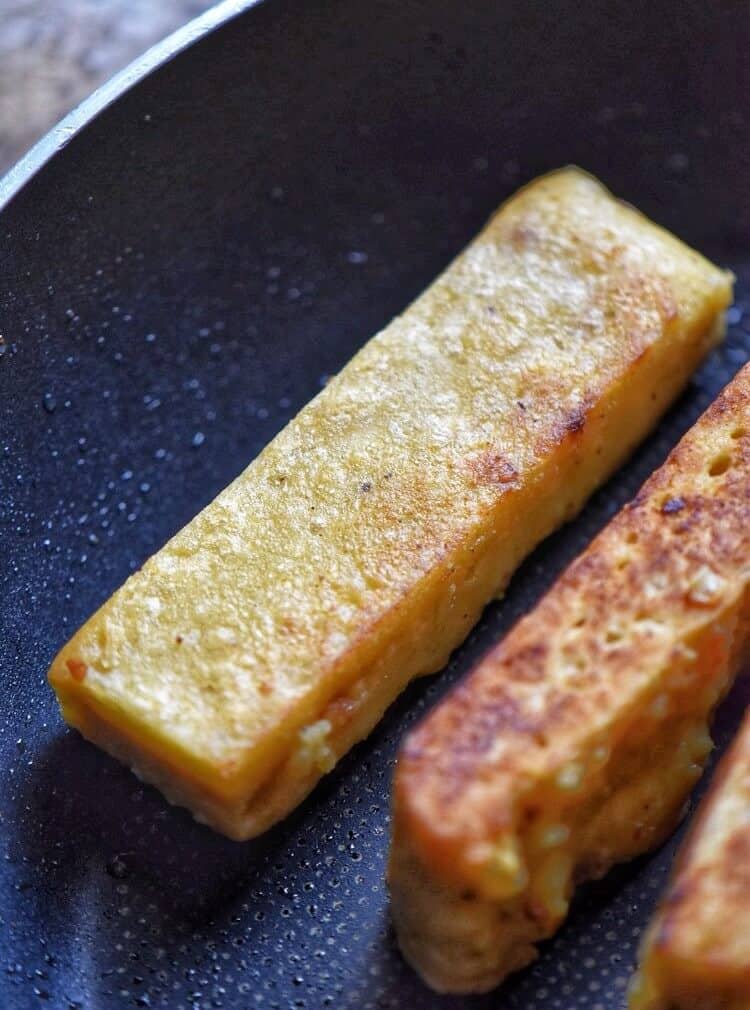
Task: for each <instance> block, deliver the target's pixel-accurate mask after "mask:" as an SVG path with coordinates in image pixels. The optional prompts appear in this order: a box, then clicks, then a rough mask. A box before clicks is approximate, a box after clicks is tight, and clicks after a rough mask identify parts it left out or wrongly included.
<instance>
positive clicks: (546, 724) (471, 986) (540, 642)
mask: <svg viewBox="0 0 750 1010" xmlns="http://www.w3.org/2000/svg"><path fill="white" fill-rule="evenodd" d="M749 559H750V366H747V367H745V369H744V370H743V371H742V372H741V373H740V374H739V375H738V377H737V378H735V380H734V381H733V382H732V383H731V384H730V385H729V386H727V388H726V389H725V390H724V392H723V393H722V394H721V395H720V396H719V398H718V399H717V400H716V402H715V403H714V404H713V405H712V406H711V407H710V408H709V410H708V411H707V412H706V413H705V414H704V415H703V417H702V418H701V419H700V420H699V421H698V422H697V424H695V426H694V427H693V428H692V429H691V430H690V431H689V432H688V433H687V435H685V437H684V438H683V439H682V441H681V442H680V443H679V445H678V446H677V448H676V449H675V450H674V451H673V452H672V454H671V455H670V457H669V458H668V460H667V461H666V463H665V464H664V465H663V466H662V467H661V468H660V469H659V470H657V471H656V473H655V474H654V475H653V476H652V477H651V478H650V479H649V480H648V481H647V482H646V484H645V485H644V487H643V488H642V490H641V491H640V493H639V494H638V495H637V497H636V498H635V499H634V500H633V502H631V504H630V505H628V506H626V507H625V509H623V510H622V511H621V512H620V513H619V514H618V515H617V516H616V517H615V518H614V519H613V520H612V521H611V522H610V524H609V525H608V526H607V527H606V528H605V529H604V530H603V531H602V533H600V534H599V536H598V537H597V538H596V539H595V540H594V541H593V542H592V543H591V545H590V547H589V548H588V549H587V550H586V551H585V552H584V553H583V554H582V555H581V556H580V557H579V558H578V559H577V560H576V561H575V562H574V563H573V564H572V565H571V566H570V568H568V570H567V571H566V572H565V573H564V574H563V575H562V577H561V578H560V579H559V580H558V581H557V582H556V583H555V585H554V586H553V587H552V589H551V590H550V591H549V593H548V594H547V595H546V596H545V597H544V598H543V599H542V600H541V602H540V603H539V604H538V605H537V606H536V608H535V609H534V610H532V611H531V612H530V613H529V614H528V615H527V616H526V617H524V618H523V619H522V620H521V621H519V622H518V624H516V625H515V627H514V628H513V629H512V630H511V631H510V633H509V634H508V635H507V636H506V637H505V639H504V640H503V641H502V642H501V643H500V644H499V645H498V646H496V647H495V648H494V650H492V651H491V652H490V653H488V655H487V656H486V657H485V658H484V659H483V660H482V661H481V662H480V663H479V665H478V666H477V668H476V669H475V670H474V671H473V672H472V673H471V674H470V676H469V677H467V678H466V679H465V680H464V681H463V682H462V683H461V684H460V685H459V686H458V688H457V689H456V690H455V691H454V692H453V693H452V694H451V695H449V696H448V698H447V699H446V700H445V701H444V702H442V703H441V704H440V705H438V706H437V708H436V709H435V710H434V711H433V712H431V713H430V715H429V716H428V717H427V718H426V720H425V721H424V722H423V723H422V724H421V725H420V726H419V727H417V728H416V730H415V731H414V732H412V733H411V734H410V736H409V737H408V738H407V740H406V742H405V744H404V746H403V748H402V751H401V755H400V758H399V762H398V767H397V772H396V780H395V788H394V839H393V848H392V853H391V865H390V884H391V890H392V897H393V914H394V918H395V922H396V927H397V930H398V934H399V939H400V942H401V946H402V949H403V951H404V953H405V954H406V956H407V958H408V959H409V960H410V961H411V962H412V963H413V964H414V965H415V967H416V968H417V969H418V970H419V971H420V972H421V974H422V975H423V976H424V977H425V979H426V980H427V981H428V982H429V983H430V984H431V985H432V986H433V987H434V988H436V989H440V990H447V991H456V992H465V991H466V992H468V991H481V990H486V989H490V988H492V987H493V986H495V985H497V984H498V983H499V982H500V981H501V980H502V979H503V978H504V977H505V976H506V975H507V974H508V973H509V972H511V971H514V970H516V969H518V968H521V967H523V966H524V965H526V964H528V963H529V962H530V961H531V960H532V959H533V958H534V957H535V955H536V947H535V945H536V943H537V942H538V941H539V940H541V939H543V938H544V937H548V936H550V935H551V934H552V933H553V932H554V931H555V930H556V929H557V927H558V926H559V925H560V923H561V922H562V920H563V919H564V917H565V915H566V914H567V910H568V903H569V900H570V897H571V893H572V891H573V887H574V885H575V883H577V882H579V881H581V880H584V879H586V878H592V877H598V876H601V875H602V874H603V873H604V872H605V871H606V870H607V869H608V868H609V867H610V866H612V865H613V864H614V863H617V862H620V861H622V860H626V859H630V858H632V857H634V856H636V855H638V854H639V853H642V852H645V851H647V850H648V849H650V848H651V847H652V846H654V845H656V844H657V843H658V842H659V841H660V840H661V839H663V838H664V837H665V836H666V834H667V833H668V832H669V831H670V830H671V829H672V828H673V827H674V825H675V823H676V822H677V820H678V818H679V816H680V812H681V811H682V809H683V805H684V803H685V800H686V797H687V796H688V793H689V791H690V789H691V787H692V785H693V783H694V782H695V781H696V779H697V778H698V777H699V775H700V773H701V771H702V768H703V765H704V763H705V760H706V758H707V755H708V753H709V751H710V748H711V739H710V736H709V732H708V728H709V721H710V717H711V714H712V712H713V710H714V707H715V705H716V704H717V702H718V700H719V699H720V698H721V697H722V695H723V694H724V692H725V691H726V689H727V687H728V685H729V683H730V681H731V679H732V676H733V674H734V673H735V671H736V668H737V666H738V663H739V662H740V660H741V658H742V655H743V651H744V648H745V645H746V641H747V631H748V611H749V608H750V594H749V593H748V583H749V582H750V563H749Z"/></svg>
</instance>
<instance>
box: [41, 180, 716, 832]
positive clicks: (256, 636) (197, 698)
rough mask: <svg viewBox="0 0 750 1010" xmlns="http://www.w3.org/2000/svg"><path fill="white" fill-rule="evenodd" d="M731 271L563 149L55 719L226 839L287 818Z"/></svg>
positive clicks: (229, 500) (548, 505) (577, 483)
mask: <svg viewBox="0 0 750 1010" xmlns="http://www.w3.org/2000/svg"><path fill="white" fill-rule="evenodd" d="M729 300H730V279H729V277H728V276H727V275H726V274H725V273H723V272H722V271H720V270H718V269H716V268H715V267H713V266H711V265H710V264H709V263H707V262H706V261H705V260H703V259H702V258H701V257H700V256H698V255H697V254H696V253H694V252H692V251H691V250H690V249H688V248H686V247H685V246H684V245H682V244H681V243H680V242H678V241H677V240H676V239H674V238H672V237H671V236H670V235H668V234H666V233H665V232H663V231H661V230H660V229H659V228H657V227H655V226H654V225H652V224H650V223H649V222H648V221H646V220H645V219H644V218H643V217H641V215H640V214H638V213H637V212H636V211H634V210H632V209H631V208H629V207H627V206H624V205H623V204H621V203H619V202H617V201H616V200H614V199H613V198H612V197H611V196H610V195H609V194H608V193H607V192H606V191H605V190H604V189H603V188H602V187H601V186H599V185H598V184H597V183H596V182H595V181H594V180H592V179H591V178H589V177H588V176H586V175H584V174H583V173H581V172H578V171H573V170H568V171H563V172H559V173H557V174H554V175H551V176H548V177H547V178H544V179H542V180H540V181H539V182H537V183H535V184H533V185H531V186H529V187H527V188H526V189H524V190H523V191H522V192H521V193H520V194H519V195H518V196H516V197H515V198H514V199H512V200H511V201H510V202H509V203H507V204H506V205H505V206H504V207H503V208H502V209H501V211H500V212H499V213H498V214H497V215H496V216H495V217H494V218H493V220H492V221H491V222H490V224H489V225H488V226H487V227H486V229H485V230H484V231H483V232H482V233H481V234H480V235H479V236H478V237H477V238H476V239H475V241H474V242H473V243H472V244H471V245H470V246H469V247H468V249H466V250H465V252H464V253H463V254H462V255H461V256H459V258H458V259H457V260H456V261H455V262H454V263H453V264H452V265H451V266H449V267H448V269H447V270H446V271H445V273H444V274H443V275H442V276H441V277H440V278H439V279H438V280H437V281H436V282H435V283H434V284H433V286H432V287H431V288H430V289H429V290H428V291H427V292H426V293H425V294H423V295H422V296H421V297H420V298H418V299H417V301H416V302H415V303H414V304H413V305H412V306H411V307H410V308H409V309H408V310H407V311H406V312H405V313H404V314H403V315H402V316H400V317H398V318H397V319H395V320H394V321H393V322H392V323H391V324H390V325H389V326H388V327H387V328H386V329H385V330H384V331H383V332H381V333H380V334H378V335H377V336H376V337H374V338H373V339H372V340H371V341H370V342H369V343H368V344H367V345H366V346H365V347H364V348H363V350H362V351H360V353H359V354H358V355H357V356H356V357H355V358H354V359H353V360H352V361H351V362H350V363H349V364H348V365H347V367H346V368H345V369H344V370H343V371H342V372H341V374H340V375H339V376H338V377H337V378H335V379H334V380H333V381H332V382H331V383H330V384H329V385H328V386H327V387H326V388H325V389H324V390H323V391H322V392H321V393H320V394H319V395H318V396H317V397H316V398H315V399H314V400H313V401H312V402H311V403H310V404H309V405H308V406H307V407H306V408H305V409H304V410H303V411H302V412H301V413H300V414H299V415H298V416H297V417H296V418H295V419H294V420H293V421H292V422H291V423H290V424H289V425H288V426H287V427H286V428H285V429H284V430H283V431H282V432H281V433H280V434H279V435H278V436H277V437H276V438H275V439H274V440H273V442H271V444H270V445H269V446H268V447H267V448H266V449H265V450H264V451H263V452H262V453H261V454H260V456H259V457H258V458H257V459H256V460H255V461H254V462H253V463H252V464H251V465H250V466H249V467H248V468H247V470H245V472H244V473H243V474H241V475H240V477H238V478H237V480H236V481H235V482H234V483H233V484H231V485H230V486H229V487H228V488H227V489H226V490H225V491H223V492H222V493H221V494H220V495H219V497H218V498H217V499H216V500H215V501H214V502H213V503H212V504H210V505H209V506H208V507H207V508H206V509H204V511H203V512H201V513H200V515H198V516H197V517H196V518H195V519H194V520H193V521H192V522H191V523H189V525H188V526H186V527H185V528H184V529H183V530H182V531H181V532H180V533H178V534H177V535H176V536H175V537H174V538H173V539H172V540H171V541H170V542H169V543H168V544H167V545H166V546H165V547H164V548H163V549H162V550H161V551H159V552H158V553H157V554H156V555H155V556H154V557H153V558H151V560H150V561H148V562H147V563H146V564H145V565H144V567H143V569H142V570H141V571H139V572H138V573H137V574H135V575H134V576H132V578H130V579H129V580H128V581H127V583H126V584H125V585H124V586H123V587H122V589H120V590H119V592H117V593H116V594H115V595H114V596H113V597H112V598H111V599H110V600H109V602H108V603H106V604H105V605H104V606H103V607H102V609H101V610H100V611H99V612H98V613H97V614H95V615H94V617H93V618H92V619H91V620H90V621H89V622H88V623H87V624H86V625H85V626H84V627H83V628H82V629H81V630H80V631H79V632H78V634H77V635H76V636H75V637H74V638H73V640H72V641H71V642H70V643H69V644H68V645H67V646H65V648H64V649H63V650H62V652H61V653H60V655H59V656H58V658H57V659H56V660H55V662H54V664H53V666H52V670H51V674H50V677H51V681H52V684H53V686H54V688H55V690H56V691H57V694H58V697H59V699H60V702H61V705H62V709H63V714H64V716H65V718H66V719H67V720H68V721H69V722H70V723H71V724H72V725H74V726H77V727H78V728H79V729H80V730H81V731H82V732H83V734H84V735H85V736H87V737H89V738H90V739H92V740H94V741H95V742H96V743H98V744H99V745H100V746H102V747H104V748H105V749H106V750H108V751H110V752H111V753H113V754H115V755H117V756H119V757H120V758H122V760H124V761H125V762H127V763H128V764H130V765H131V766H133V767H134V769H135V770H136V771H137V772H138V773H139V774H140V775H141V776H142V777H143V778H145V779H147V780H149V781H151V782H154V783H156V784H157V785H158V786H159V787H160V788H161V789H162V790H163V791H164V793H165V794H166V795H167V796H168V797H169V798H170V799H171V800H173V801H175V802H178V803H181V804H184V805H185V806H188V807H189V808H190V809H191V810H192V811H193V812H194V813H195V814H196V815H197V816H198V817H199V818H201V819H203V820H205V821H207V822H209V823H210V824H212V825H213V826H214V827H216V828H218V829H219V830H220V831H224V832H226V833H227V834H228V835H230V836H232V837H233V838H238V839H242V838H248V837H250V836H252V835H255V834H257V833H258V832H260V831H262V830H263V829H264V828H266V827H268V826H269V825H270V824H271V823H273V822H274V821H276V820H278V819H279V818H281V817H283V816H284V815H285V814H286V813H287V812H288V811H289V810H291V809H292V808H293V807H294V806H295V805H296V804H297V803H299V802H300V800H301V799H302V798H303V797H304V796H305V795H306V794H307V793H308V792H309V791H310V789H312V787H313V786H314V785H315V783H316V782H317V781H318V779H319V778H320V776H321V775H322V774H323V773H324V772H326V771H328V770H329V769H330V768H332V767H333V765H334V764H335V763H336V761H337V760H338V758H339V757H340V756H341V755H342V754H343V753H344V752H345V751H347V750H348V749H349V748H350V747H351V746H352V744H353V743H355V742H356V741H357V740H360V739H361V738H362V737H363V736H365V735H366V734H367V733H368V732H369V731H370V729H371V728H372V726H373V725H374V724H375V723H376V722H377V721H378V719H379V718H380V717H381V715H382V713H383V711H384V709H385V708H386V706H387V705H388V704H389V703H390V702H391V701H392V700H393V698H395V697H396V695H397V694H398V693H399V692H400V691H401V690H402V689H403V687H404V686H405V685H406V683H407V682H408V681H409V680H410V679H411V678H412V677H415V676H417V675H419V674H424V673H430V672H432V671H434V670H437V669H439V668H440V667H441V666H442V665H443V664H444V663H445V661H446V659H447V657H448V655H449V653H450V651H451V650H452V649H453V648H454V647H455V646H456V645H458V643H459V642H461V640H462V639H463V638H464V637H465V635H466V634H467V632H468V630H469V629H470V628H471V626H472V624H474V622H475V621H476V620H477V618H478V616H479V614H480V612H481V609H482V607H483V606H484V605H485V604H486V603H487V601H488V599H490V598H491V597H492V596H493V595H496V594H498V593H501V592H502V590H503V587H504V586H505V584H506V583H507V581H508V579H509V578H510V575H511V573H512V572H513V570H514V569H515V568H516V566H517V565H518V564H519V562H520V561H521V559H522V558H523V557H524V556H525V555H526V554H527V553H528V552H529V551H530V550H531V549H532V548H533V547H534V545H535V544H536V543H538V541H539V540H540V539H541V538H542V537H544V536H546V535H547V534H548V533H549V532H550V531H551V530H553V529H554V528H555V527H557V526H558V525H559V524H560V523H561V522H563V521H564V520H565V519H568V518H570V517H571V516H572V515H574V514H575V513H576V512H577V511H578V509H579V508H580V506H581V504H582V503H583V501H584V500H585V499H586V498H587V496H588V495H589V494H590V493H591V491H592V489H593V488H594V487H596V485H597V484H599V483H600V482H601V481H602V480H603V479H604V478H605V477H606V476H607V475H608V474H609V473H611V471H612V470H613V468H614V467H615V466H616V465H617V464H618V463H619V462H620V461H621V460H622V459H624V458H625V456H627V454H628V453H629V452H630V451H631V449H632V448H633V446H635V445H636V444H637V443H638V442H639V441H640V440H641V438H642V437H643V436H644V435H645V434H646V432H647V431H648V430H649V429H650V428H651V427H652V426H653V424H654V422H655V421H656V419H657V418H658V417H659V415H660V414H661V413H662V411H663V410H664V408H665V407H666V406H667V404H668V403H669V402H670V401H671V400H672V399H673V398H674V396H675V395H676V393H677V392H678V391H679V390H680V389H681V388H682V387H683V386H684V384H685V382H686V380H687V378H688V376H689V375H690V373H691V372H692V371H693V370H694V368H695V367H696V365H697V364H698V363H699V362H700V361H701V359H702V358H703V357H704V355H705V354H706V353H707V351H708V350H709V348H710V347H711V346H713V344H714V343H715V342H716V340H717V339H718V337H719V336H720V330H721V317H722V311H723V309H724V308H725V307H726V305H727V304H728V302H729Z"/></svg>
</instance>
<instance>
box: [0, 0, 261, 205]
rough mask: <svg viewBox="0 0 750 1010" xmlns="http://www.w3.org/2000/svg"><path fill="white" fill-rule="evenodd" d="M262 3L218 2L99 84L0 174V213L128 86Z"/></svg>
mask: <svg viewBox="0 0 750 1010" xmlns="http://www.w3.org/2000/svg"><path fill="white" fill-rule="evenodd" d="M262 2H263V0H222V2H220V3H218V4H216V6H214V7H210V8H209V9H208V10H207V11H205V12H204V13H203V14H200V15H199V16H198V17H196V18H193V19H192V20H191V21H188V22H187V24H184V25H182V27H180V28H177V29H176V30H175V31H174V32H172V33H170V34H169V35H167V36H166V37H165V38H163V39H161V40H160V41H159V42H156V43H154V45H152V46H150V47H149V48H148V49H146V51H145V52H143V53H142V54H141V55H140V56H137V57H136V58H135V59H134V60H132V61H131V62H130V63H128V64H127V66H125V67H124V68H123V69H122V70H120V71H118V72H117V73H115V74H114V75H113V76H112V77H110V78H109V79H108V80H106V81H105V82H104V83H103V84H101V85H99V87H98V88H96V89H95V90H94V91H93V92H92V93H91V94H90V95H89V96H88V97H87V98H84V99H83V101H82V102H80V103H79V104H78V105H77V106H75V107H74V108H73V109H71V111H70V112H69V113H67V115H65V116H63V118H62V119H60V120H59V121H58V122H57V123H56V124H55V125H54V126H53V127H51V129H49V130H48V131H47V132H46V133H45V134H44V135H43V136H42V137H41V138H40V139H39V140H38V141H37V142H36V143H35V144H34V145H33V146H32V147H31V148H29V150H28V151H27V152H26V154H24V155H22V156H21V158H20V159H19V160H18V161H17V162H16V163H15V164H14V165H12V166H11V168H10V169H9V170H8V171H7V172H6V173H5V175H3V176H0V214H1V213H2V212H3V211H4V210H5V209H6V208H7V207H8V205H9V204H10V203H11V201H12V200H13V199H14V198H15V197H16V196H18V194H19V193H20V192H21V190H22V189H24V187H25V186H26V184H27V183H28V182H30V181H31V179H33V178H34V176H36V175H37V174H38V173H39V172H40V171H41V169H43V168H44V167H45V165H47V164H48V162H50V161H51V160H52V159H53V158H54V157H55V156H56V155H58V154H59V153H60V152H61V151H63V150H64V149H65V148H66V147H67V146H68V144H70V142H71V141H72V140H74V139H75V138H76V137H77V136H79V134H81V133H82V132H83V131H84V130H85V129H86V127H87V126H89V124H90V123H92V122H93V121H94V120H95V119H97V118H98V116H99V115H101V113H103V112H106V110H107V109H108V108H109V107H110V106H111V105H113V104H114V103H115V102H116V101H117V100H118V99H119V98H121V97H122V96H123V95H124V94H126V93H127V92H128V91H130V90H131V88H134V87H135V86H136V85H137V84H140V82H141V81H143V80H145V78H147V77H148V76H150V75H151V74H152V73H154V72H155V71H156V70H158V69H159V68H160V67H162V66H164V65H165V64H166V63H169V62H170V61H171V60H172V59H173V58H174V57H176V56H178V55H179V54H180V53H182V52H184V51H185V50H186V49H189V48H191V47H192V46H193V45H195V43H197V42H200V41H201V40H202V39H204V38H205V37H206V36H207V35H210V34H211V33H212V32H213V31H215V30H216V29H217V28H221V27H222V26H223V25H225V24H228V23H229V22H230V21H233V20H234V19H235V18H237V17H239V16H240V15H241V14H244V13H245V12H246V11H247V10H249V9H250V8H251V7H255V6H256V5H257V4H259V3H262Z"/></svg>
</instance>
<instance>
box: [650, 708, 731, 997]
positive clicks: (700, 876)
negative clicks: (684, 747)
mask: <svg viewBox="0 0 750 1010" xmlns="http://www.w3.org/2000/svg"><path fill="white" fill-rule="evenodd" d="M630 1007H631V1010H748V1008H750V715H748V716H746V717H745V720H744V723H743V725H742V728H741V729H740V731H739V734H738V736H737V738H736V740H735V742H734V744H733V745H732V747H731V749H730V751H729V753H728V754H727V755H726V756H725V757H724V758H723V760H722V762H721V764H720V765H719V768H718V770H717V772H716V775H715V777H714V780H713V782H712V783H711V790H710V792H709V794H708V796H707V797H706V799H705V800H704V801H703V804H702V805H701V808H700V810H699V813H698V817H697V820H696V822H695V824H694V825H693V826H692V827H691V829H690V834H689V836H688V838H687V840H686V842H685V843H684V844H683V846H682V848H681V850H680V853H679V855H678V861H677V864H676V866H675V870H674V873H673V875H672V879H671V881H670V883H669V885H668V887H667V890H666V892H665V894H664V896H663V898H662V900H661V902H660V904H659V908H658V909H657V912H656V915H655V916H654V919H653V922H652V923H651V926H650V927H649V931H648V933H647V935H646V939H645V941H644V944H643V948H642V951H641V968H640V970H639V973H638V975H637V977H636V979H635V980H634V983H633V985H632V987H631V996H630Z"/></svg>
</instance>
